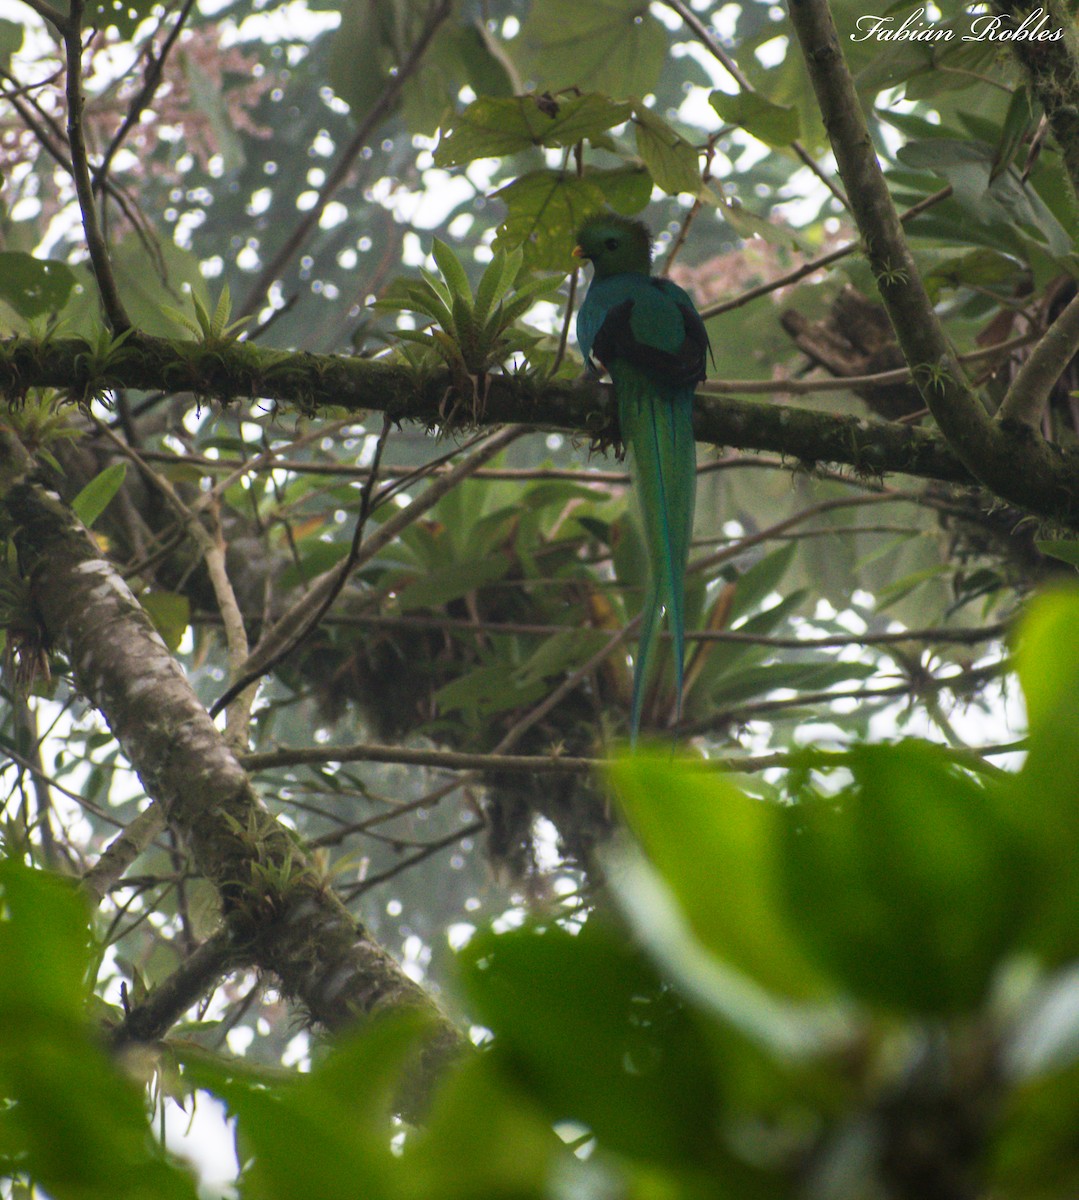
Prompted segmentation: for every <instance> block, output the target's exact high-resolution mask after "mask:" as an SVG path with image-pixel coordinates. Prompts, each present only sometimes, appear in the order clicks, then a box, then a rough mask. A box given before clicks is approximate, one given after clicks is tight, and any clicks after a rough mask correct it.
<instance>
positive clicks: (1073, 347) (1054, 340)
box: [1000, 292, 1079, 425]
mask: <svg viewBox="0 0 1079 1200" xmlns="http://www.w3.org/2000/svg"><path fill="white" fill-rule="evenodd" d="M1076 354H1079V292H1077V293H1076V294H1075V296H1073V297H1072V300H1071V302H1070V303H1069V304H1068V306H1067V307H1066V308H1065V309H1064V311H1063V312H1062V313H1061V314H1060V316H1059V317H1057V319H1056V320H1055V321H1054V322H1053V324H1052V325H1050V326H1049V328H1048V329H1047V330H1046V331H1045V334H1044V335H1043V337H1042V339H1041V341H1040V342H1039V343H1038V344H1037V346H1035V347H1034V350H1033V352H1032V353H1031V355H1030V357H1029V358H1028V359H1027V361H1026V362H1025V363H1024V364H1023V366H1022V368H1021V370H1020V371H1019V372H1018V374H1017V375H1016V377H1015V379H1014V380H1012V385H1011V387H1010V388H1008V392H1007V395H1006V396H1005V397H1004V399H1003V401H1002V402H1001V405H1000V416H1001V419H1002V420H1004V419H1010V420H1013V421H1025V422H1026V423H1027V424H1029V425H1034V424H1036V423H1037V422H1038V421H1040V420H1041V418H1042V414H1043V413H1044V412H1045V406H1046V404H1048V403H1049V395H1050V393H1051V392H1052V390H1053V384H1055V383H1056V381H1057V380H1058V379H1059V378H1060V376H1061V375H1062V374H1063V372H1064V368H1065V367H1066V366H1067V365H1068V363H1070V362H1071V360H1072V358H1073V357H1074V356H1075V355H1076Z"/></svg>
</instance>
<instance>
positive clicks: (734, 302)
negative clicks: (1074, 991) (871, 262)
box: [701, 184, 952, 320]
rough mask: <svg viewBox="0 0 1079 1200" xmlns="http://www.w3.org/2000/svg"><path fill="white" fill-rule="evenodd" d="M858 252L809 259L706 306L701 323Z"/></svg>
mask: <svg viewBox="0 0 1079 1200" xmlns="http://www.w3.org/2000/svg"><path fill="white" fill-rule="evenodd" d="M951 194H952V185H951V184H949V185H948V186H947V187H945V188H941V189H940V191H939V192H934V193H933V194H932V195H931V196H926V197H925V199H924V200H919V201H918V203H917V204H912V205H911V206H910V208H908V209H907V211H906V212H904V213H900V215H899V219H900V221H903V222H906V221H910V220H913V219H914V218H915V217H917V216H920V215H921V214H922V213H923V212H925V210H926V209H927V208H932V207H933V205H935V204H940V202H941V201H942V200H947V199H948V197H949V196H950V195H951ZM861 249H862V244H861V242H847V243H846V245H844V246H840V247H838V248H837V249H835V250H829V251H828V253H827V254H822V255H820V257H819V258H813V259H810V260H809V262H806V263H803V264H802V265H801V266H800V267H796V268H795V269H794V270H793V271H788V272H787V273H786V274H785V275H779V276H777V278H775V279H772V280H770V281H769V282H768V283H761V284H758V285H757V286H756V287H751V288H747V289H746V291H744V292H741V293H739V294H738V295H737V296H734V297H732V298H731V299H730V300H721V301H720V302H719V303H718V304H710V305H708V306H707V307H706V308H702V309H701V316H702V317H703V318H704V319H705V320H708V319H709V318H710V317H718V316H719V315H720V314H721V313H725V312H731V311H732V310H733V309H736V308H741V307H742V305H743V304H748V303H749V302H750V301H751V300H757V299H759V298H760V297H761V296H767V295H768V294H769V293H770V292H777V291H779V289H780V288H785V287H789V286H790V285H791V284H792V283H797V282H798V280H799V279H805V277H806V276H807V275H812V274H813V273H814V272H815V271H820V270H821V269H822V268H824V267H830V266H831V265H832V263H836V262H839V261H840V259H843V258H846V257H847V255H848V254H853V253H854V252H855V251H856V250H861Z"/></svg>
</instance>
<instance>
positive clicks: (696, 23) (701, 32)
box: [663, 0, 850, 209]
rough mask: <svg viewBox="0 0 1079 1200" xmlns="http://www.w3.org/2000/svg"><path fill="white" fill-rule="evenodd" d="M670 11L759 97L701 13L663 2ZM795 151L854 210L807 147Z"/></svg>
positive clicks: (678, 2) (673, 0) (676, 0)
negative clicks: (700, 15) (701, 17)
mask: <svg viewBox="0 0 1079 1200" xmlns="http://www.w3.org/2000/svg"><path fill="white" fill-rule="evenodd" d="M663 2H664V3H665V4H666V5H667V7H668V8H669V9H671V10H672V11H674V12H676V13H677V14H678V15H679V16H680V17H681V18H682V20H683V21H684V22H685V23H686V25H688V26H689V28H690V29H692V30H693V32H694V33H695V34H696V35H697V37H698V39H699V40H700V42H701V44H702V45H703V46H704V48H705V49H706V50H707V51H708V53H709V54H711V55H712V57H713V58H714V59H715V60H716V61H717V62H718V63H720V64H722V66H723V67H724V69H725V70H726V71H727V74H728V75H730V77H731V78H732V79H733V80H734V81H735V83H737V84H738V86H739V87H740V88H741V89H742V91H743V92H747V93H748V94H749V95H751V96H752V95H756V92H757V89H756V88H755V87H754V86H753V84H752V83H750V81H749V78H748V76H747V75H746V74H745V72H744V71H743V70H742V69H741V68H740V67H739V66H738V64H737V63H736V62H735V61H734V59H733V58H732V57H731V55H730V54H728V53H727V51H726V50H724V48H723V47H722V46H721V45H720V44H719V42H717V41H716V39H715V38H714V37H713V36H712V34H711V33H710V32H709V30H708V27H707V26H706V25H705V23H704V22H703V21H702V20H701V19H700V17H698V16H697V14H696V13H695V12H694V11H693V10H692V9H691V8H690V7H689V5H688V4H686V3H685V2H684V0H663ZM790 147H791V149H792V150H793V151H794V153H795V154H796V155H797V156H798V158H799V159H801V161H802V162H803V163H805V165H806V166H807V167H808V168H809V169H810V170H811V171H812V172H813V174H814V175H816V177H817V178H818V179H819V180H820V181H821V183H823V184H824V186H825V187H826V188H827V189H828V190H829V191H830V192H831V193H832V195H833V196H835V198H836V199H837V200H838V201H839V203H840V204H842V206H843V207H844V208H846V209H849V208H850V204H849V203H848V201H847V197H846V196H844V195H843V190H842V188H840V187H839V185H838V184H837V183H836V182H835V180H833V179H830V178H829V177H828V175H827V174H826V173H825V172H824V171H822V170H821V168H820V166H819V165H818V163H817V162H816V160H815V159H814V158H813V156H812V155H811V154H810V153H809V152H808V151H807V150H806V148H805V147H804V146H803V145H802V143H801V142H799V141H798V140H797V139H795V140H794V141H793V142H791V143H790Z"/></svg>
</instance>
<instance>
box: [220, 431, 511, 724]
mask: <svg viewBox="0 0 1079 1200" xmlns="http://www.w3.org/2000/svg"><path fill="white" fill-rule="evenodd" d="M528 432H530V430H529V429H528V427H527V426H524V425H509V426H506V427H505V428H503V429H501V430H499V431H497V432H496V433H493V434H491V435H490V437H488V438H487V439H486V440H485V441H484V442H483V443H482V445H481V446H480V447H479V449H478V450H476V451H475V453H473V454H472V455H471V456H470V457H469V458H468V459H466V460H465V461H464V462H463V463H460V464H459V465H458V466H457V467H456V468H455V469H454V470H453V471H451V472H450V473H449V474H448V475H445V476H443V477H442V478H441V479H438V480H436V481H435V482H434V483H432V484H431V486H430V487H429V488H428V489H427V490H426V491H425V492H424V493H423V495H422V496H419V497H417V498H416V499H415V500H413V501H412V503H411V504H409V505H408V506H407V507H406V508H403V509H402V510H401V511H400V512H399V513H397V514H396V515H395V516H393V517H390V519H389V520H388V521H386V522H384V523H383V524H382V525H381V526H380V527H379V529H378V531H377V532H376V533H374V534H372V536H371V537H369V538H367V539H365V540H364V542H363V543H362V545H359V546H357V547H356V552H355V555H354V556H352V555H351V553H350V559H346V560H345V561H344V562H341V563H338V564H337V565H336V566H335V567H331V568H330V570H328V571H325V572H324V573H323V574H322V575H320V576H319V578H318V579H317V580H315V582H314V583H313V584H312V586H311V588H310V590H309V591H308V592H307V594H306V595H305V596H303V597H302V598H301V599H300V600H298V601H297V602H296V603H295V604H294V605H293V606H292V607H291V608H290V609H289V610H288V611H287V612H286V613H284V614H283V615H282V616H281V617H280V618H279V619H278V620H277V622H276V623H275V624H274V626H273V628H272V629H271V630H269V631H268V632H267V633H266V634H265V635H264V637H263V638H262V641H260V642H259V644H258V645H257V646H256V647H255V649H254V651H253V652H252V654H251V656H250V658H249V659H248V663H247V668H246V671H245V674H244V676H243V680H241V681H240V682H244V681H245V680H246V681H248V682H253V681H254V680H256V679H261V678H262V676H263V675H264V674H265V673H266V671H267V670H269V669H271V667H272V666H274V665H276V664H277V663H278V662H280V661H281V658H282V657H284V654H287V653H290V652H291V651H292V650H293V649H294V648H295V647H296V645H297V644H298V639H299V638H301V637H306V636H307V634H308V633H309V632H310V630H311V629H312V628H313V627H314V622H312V620H311V613H312V611H315V612H318V613H321V612H323V611H325V609H324V608H323V602H324V601H325V599H326V597H327V596H329V597H330V603H332V602H333V600H334V599H335V598H336V597H337V595H338V594H339V593H340V590H341V588H342V587H343V586H344V583H345V581H346V580H347V579H348V576H349V574H350V573H351V572H352V571H353V570H354V569H355V568H356V567H358V566H360V565H362V564H363V563H364V562H367V561H368V559H370V558H373V557H374V556H375V555H376V554H378V553H379V552H380V551H381V550H382V549H383V548H384V547H385V546H387V545H388V544H389V543H390V542H391V541H393V540H394V538H396V537H397V536H399V534H400V533H401V531H402V530H403V529H405V528H407V527H408V526H409V525H410V524H412V522H413V521H415V520H416V519H417V518H418V517H419V516H421V515H422V514H423V513H425V512H426V511H427V510H428V509H429V508H431V506H432V505H434V504H436V503H437V502H438V501H439V500H440V499H441V498H442V497H443V496H444V495H445V494H446V493H447V492H448V491H450V490H451V489H452V488H454V487H456V486H457V484H458V483H459V482H460V481H461V480H462V479H464V478H465V477H466V476H468V475H469V474H471V472H472V471H473V470H475V469H476V468H477V467H480V466H482V465H483V463H485V462H487V461H488V459H490V458H493V457H494V455H495V454H497V453H498V452H499V451H501V450H502V449H503V448H504V447H505V446H508V445H509V443H510V442H512V441H514V440H515V439H516V438H518V437H520V436H521V435H522V434H524V433H528ZM267 663H269V666H267V665H265V664H267ZM245 686H246V684H245ZM235 687H236V685H233V687H230V688H229V689H228V690H227V691H226V692H225V693H224V694H223V695H222V696H220V697H219V698H218V699H217V700H216V701H215V702H214V704H213V706H212V707H211V709H210V715H211V716H214V715H216V714H217V713H218V712H220V711H221V709H222V707H223V706H224V705H225V704H227V703H228V701H229V699H230V693H232V692H233V691H234V690H235Z"/></svg>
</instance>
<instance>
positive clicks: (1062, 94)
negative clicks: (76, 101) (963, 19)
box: [995, 0, 1079, 212]
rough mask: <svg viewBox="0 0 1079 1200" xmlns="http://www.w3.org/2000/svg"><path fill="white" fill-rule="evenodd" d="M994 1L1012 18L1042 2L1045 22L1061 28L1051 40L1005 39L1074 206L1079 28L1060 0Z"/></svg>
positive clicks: (1078, 181) (1078, 173)
mask: <svg viewBox="0 0 1079 1200" xmlns="http://www.w3.org/2000/svg"><path fill="white" fill-rule="evenodd" d="M995 7H996V8H997V10H998V11H999V12H1000V13H1002V14H1003V15H1005V16H1007V17H1009V18H1010V19H1011V20H1012V21H1014V22H1016V23H1017V24H1018V23H1019V22H1021V21H1022V20H1023V18H1024V17H1026V16H1027V15H1028V14H1029V13H1030V12H1031V11H1032V10H1033V9H1034V8H1036V7H1042V8H1044V9H1045V12H1046V14H1047V16H1048V18H1049V20H1048V24H1047V26H1046V28H1047V29H1050V30H1053V31H1054V32H1055V31H1056V30H1058V29H1059V30H1062V31H1063V37H1060V38H1057V39H1055V40H1049V39H1045V40H1043V41H1038V40H1036V39H1033V38H1023V39H1016V40H1015V41H1011V42H1009V43H1008V45H1009V46H1010V47H1011V50H1012V52H1013V53H1014V54H1015V57H1016V58H1017V59H1018V60H1019V62H1020V63H1021V65H1022V67H1023V69H1024V71H1025V73H1026V76H1027V79H1028V80H1029V82H1030V87H1031V91H1033V93H1034V95H1035V96H1037V98H1038V99H1039V100H1040V101H1041V106H1042V108H1043V109H1045V115H1046V117H1048V119H1049V128H1050V129H1052V131H1053V136H1054V137H1055V138H1056V140H1057V144H1058V145H1059V146H1060V150H1061V154H1062V155H1063V159H1064V169H1065V170H1066V171H1067V173H1068V178H1069V179H1070V180H1071V185H1072V189H1073V191H1074V194H1075V201H1076V210H1077V212H1079V31H1077V29H1076V24H1075V17H1074V16H1073V15H1072V14H1071V13H1069V12H1067V11H1066V9H1065V6H1064V4H1062V3H1061V2H1060V0H1039V3H1038V5H1034V4H1031V3H1029V0H1023V2H1021V3H1019V2H1017V0H996V5H995Z"/></svg>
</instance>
